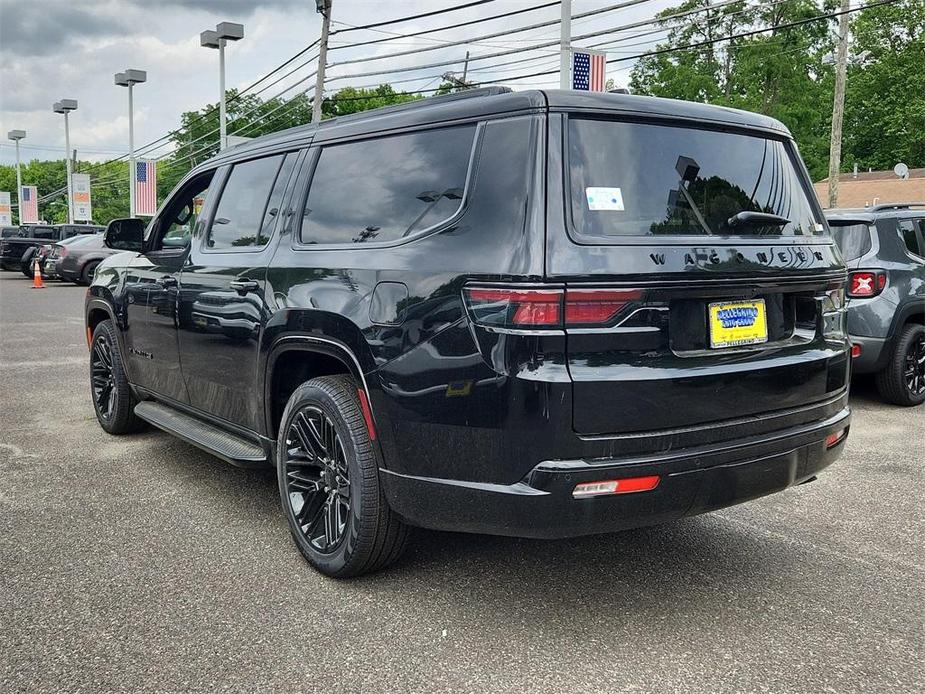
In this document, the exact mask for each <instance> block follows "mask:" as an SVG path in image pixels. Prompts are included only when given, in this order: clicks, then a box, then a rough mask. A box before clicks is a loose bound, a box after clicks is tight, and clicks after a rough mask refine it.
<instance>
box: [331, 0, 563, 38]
mask: <svg viewBox="0 0 925 694" xmlns="http://www.w3.org/2000/svg"><path fill="white" fill-rule="evenodd" d="M561 4H562V0H554V2H547V3H545V4H543V5H534V6H533V7H525V8H523V9H520V10H513V11H511V12H502V13H501V14H495V15H492V16H490V17H479V18H478V19H470V20H469V21H467V22H458V23H456V24H449V25H447V26H442V27H437V28H434V29H422V30H421V31H414V32H411V33H407V34H398V33H395V32H390V31H381V32H377V33H383V34H391V37H386V38H384V39H373V40H371V41H359V42H357V43H348V44H343V45H340V46H332V47H331V48H329V49H328V50H331V51H333V50H342V49H344V48H358V47H360V46H371V45H373V44H377V43H385V42H386V41H393V40H395V39H397V38H412V37H415V36H423V35H425V34H434V33H436V32H438V31H447V30H449V29H459V28H460V27H465V26H471V25H472V24H481V23H482V22H489V21H491V20H493V19H502V18H506V17H513V16H514V15H518V14H524V13H526V12H536V11H537V10H544V9H546V8H547V7H555V6H556V5H561ZM334 24H342V25H344V26H347V27H350V28H351V29H359V28H360V27H357V26H355V25H353V24H347V23H346V22H338V21H334ZM344 31H346V29H345V30H344ZM370 31H373V30H370ZM331 33H332V35H333V34H336V33H338V32H336V31H335V32H331ZM431 40H433V41H437V40H438V39H431Z"/></svg>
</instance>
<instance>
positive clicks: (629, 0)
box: [331, 0, 739, 67]
mask: <svg viewBox="0 0 925 694" xmlns="http://www.w3.org/2000/svg"><path fill="white" fill-rule="evenodd" d="M734 1H739V0H734ZM646 2H651V0H624V1H623V2H620V3H617V4H616V5H608V6H607V7H602V8H599V9H596V10H590V11H588V12H583V13H581V14H577V15H575V17H574V18H580V17H589V16H591V15H595V14H603V13H604V12H613V11H614V10H622V9H625V8H627V7H632V6H634V5H641V4H643V3H646ZM701 11H702V10H701ZM512 14H515V13H514V12H508V13H505V14H503V15H498V16H497V17H507V16H510V15H512ZM559 23H560V20H559V19H550V20H547V21H544V22H537V23H535V24H528V25H526V26H522V27H516V28H514V29H505V30H504V31H496V32H493V33H490V34H483V35H482V36H473V37H472V38H469V39H460V40H457V41H448V42H446V43H443V44H442V45H440V46H422V47H419V48H417V49H413V50H408V51H397V52H395V53H383V54H382V55H374V56H371V57H369V58H353V59H351V60H342V61H341V62H339V63H331V67H339V66H343V65H353V64H356V63H367V62H371V61H373V60H385V59H388V58H399V57H402V56H406V55H417V54H419V53H424V52H426V51H437V50H440V49H442V48H449V47H451V46H465V45H466V44H471V43H475V42H477V41H485V40H487V39H494V38H499V37H501V36H509V35H510V34H519V33H521V32H524V31H532V30H533V29H541V28H543V27H548V26H553V25H555V24H559ZM576 38H580V37H576ZM553 43H558V42H557V41H554V42H553ZM358 45H362V44H358ZM540 47H541V46H537V48H540Z"/></svg>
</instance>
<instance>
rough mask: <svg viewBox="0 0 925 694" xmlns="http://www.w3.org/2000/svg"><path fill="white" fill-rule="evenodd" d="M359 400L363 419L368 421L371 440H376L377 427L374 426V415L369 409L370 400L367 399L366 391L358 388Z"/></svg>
mask: <svg viewBox="0 0 925 694" xmlns="http://www.w3.org/2000/svg"><path fill="white" fill-rule="evenodd" d="M357 399H358V400H359V401H360V411H362V412H363V419H365V420H366V428H367V430H368V431H369V440H370V441H375V440H376V425H375V424H373V413H372V410H371V409H370V408H369V398H367V397H366V391H365V390H363V389H362V388H357Z"/></svg>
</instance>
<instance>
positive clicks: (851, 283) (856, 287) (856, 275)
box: [848, 270, 886, 298]
mask: <svg viewBox="0 0 925 694" xmlns="http://www.w3.org/2000/svg"><path fill="white" fill-rule="evenodd" d="M884 287H886V274H884V273H882V272H879V271H870V270H861V271H858V272H852V273H851V274H849V275H848V296H850V297H854V298H867V297H871V296H877V295H878V294H879V293H880V292H882V291H883V288H884Z"/></svg>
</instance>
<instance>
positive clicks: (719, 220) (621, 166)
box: [568, 118, 821, 237]
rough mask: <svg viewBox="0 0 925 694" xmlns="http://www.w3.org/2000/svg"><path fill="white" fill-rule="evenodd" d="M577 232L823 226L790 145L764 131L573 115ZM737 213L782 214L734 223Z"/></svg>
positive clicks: (812, 230) (803, 232)
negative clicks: (771, 218) (737, 131)
mask: <svg viewBox="0 0 925 694" xmlns="http://www.w3.org/2000/svg"><path fill="white" fill-rule="evenodd" d="M568 137H569V142H568V149H569V174H570V186H571V202H572V218H573V220H574V222H575V225H576V227H577V230H578V232H579V233H582V234H588V235H591V236H605V237H606V236H626V235H643V236H648V235H682V234H696V235H709V234H720V235H767V236H812V235H814V234H818V233H821V226H820V227H817V226H816V223H817V221H821V220H817V219H816V218H815V215H814V214H813V211H812V207H811V206H810V202H809V200H808V198H807V194H806V191H805V190H804V187H803V185H802V181H801V176H800V174H799V173H798V171H797V169H796V168H795V167H794V164H793V161H792V159H791V153H790V152H789V151H788V147H787V145H785V143H784V142H782V141H780V140H774V139H771V138H765V137H760V136H757V135H739V134H735V133H721V132H715V131H710V130H698V129H696V128H679V127H668V126H665V125H652V124H645V123H625V122H616V121H607V120H591V119H584V118H570V119H569V132H568ZM739 212H763V213H768V214H773V215H778V216H781V217H785V218H786V219H787V220H789V222H788V223H786V224H778V223H776V222H770V221H768V220H762V221H761V222H757V223H756V220H755V219H754V218H753V220H751V221H749V222H742V221H739V220H737V221H736V222H735V223H733V224H730V219H731V218H732V217H733V216H734V215H736V214H738V213H739Z"/></svg>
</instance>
